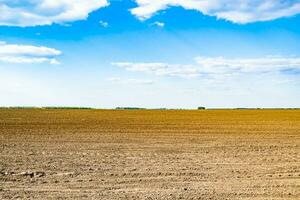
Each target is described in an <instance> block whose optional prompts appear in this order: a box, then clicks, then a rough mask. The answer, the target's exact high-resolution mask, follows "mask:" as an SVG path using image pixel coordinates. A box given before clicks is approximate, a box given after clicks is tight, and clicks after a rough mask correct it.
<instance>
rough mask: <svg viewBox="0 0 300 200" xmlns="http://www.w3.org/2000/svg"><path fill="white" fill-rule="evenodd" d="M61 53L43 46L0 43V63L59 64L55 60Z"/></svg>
mask: <svg viewBox="0 0 300 200" xmlns="http://www.w3.org/2000/svg"><path fill="white" fill-rule="evenodd" d="M60 54H61V51H59V50H57V49H53V48H48V47H44V46H31V45H19V44H7V43H6V42H1V41H0V61H1V62H8V63H19V64H30V63H50V64H59V61H58V60H57V59H56V58H55V57H56V56H59V55H60Z"/></svg>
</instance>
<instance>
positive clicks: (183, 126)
mask: <svg viewBox="0 0 300 200" xmlns="http://www.w3.org/2000/svg"><path fill="white" fill-rule="evenodd" d="M18 198H19V199H148V200H150V199H255V200H258V199H282V200H283V199H300V111H297V110H286V111H283V110H209V111H104V110H38V109H36V110H34V109H33V110H5V109H3V110H0V199H18Z"/></svg>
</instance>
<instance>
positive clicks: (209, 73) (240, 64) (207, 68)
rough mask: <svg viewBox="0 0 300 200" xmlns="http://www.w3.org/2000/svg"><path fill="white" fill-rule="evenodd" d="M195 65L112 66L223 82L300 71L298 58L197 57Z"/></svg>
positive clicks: (134, 64) (118, 63) (127, 63)
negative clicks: (231, 77)
mask: <svg viewBox="0 0 300 200" xmlns="http://www.w3.org/2000/svg"><path fill="white" fill-rule="evenodd" d="M195 62H196V63H195V64H193V65H183V64H168V63H132V62H117V63H112V65H114V66H118V67H122V68H124V69H125V70H127V71H132V72H145V73H150V74H154V75H157V76H174V77H182V78H196V77H201V76H203V77H211V78H220V77H223V78H224V77H230V76H233V75H238V74H246V73H272V72H279V73H280V72H282V71H285V70H300V58H297V57H296V58H290V57H263V58H249V59H244V58H239V59H228V58H223V57H216V58H211V57H196V58H195Z"/></svg>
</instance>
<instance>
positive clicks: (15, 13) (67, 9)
mask: <svg viewBox="0 0 300 200" xmlns="http://www.w3.org/2000/svg"><path fill="white" fill-rule="evenodd" d="M105 6H108V1H107V0H22V1H20V0H13V1H12V0H2V1H0V13H1V14H0V25H6V26H21V27H26V26H37V25H51V24H53V23H59V24H61V23H66V22H72V21H76V20H83V19H86V18H87V17H88V15H89V13H91V12H93V11H95V10H97V9H99V8H101V7H105Z"/></svg>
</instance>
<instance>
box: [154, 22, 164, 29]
mask: <svg viewBox="0 0 300 200" xmlns="http://www.w3.org/2000/svg"><path fill="white" fill-rule="evenodd" d="M151 25H152V26H158V27H161V28H162V27H164V26H165V23H163V22H154V23H152V24H151Z"/></svg>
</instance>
